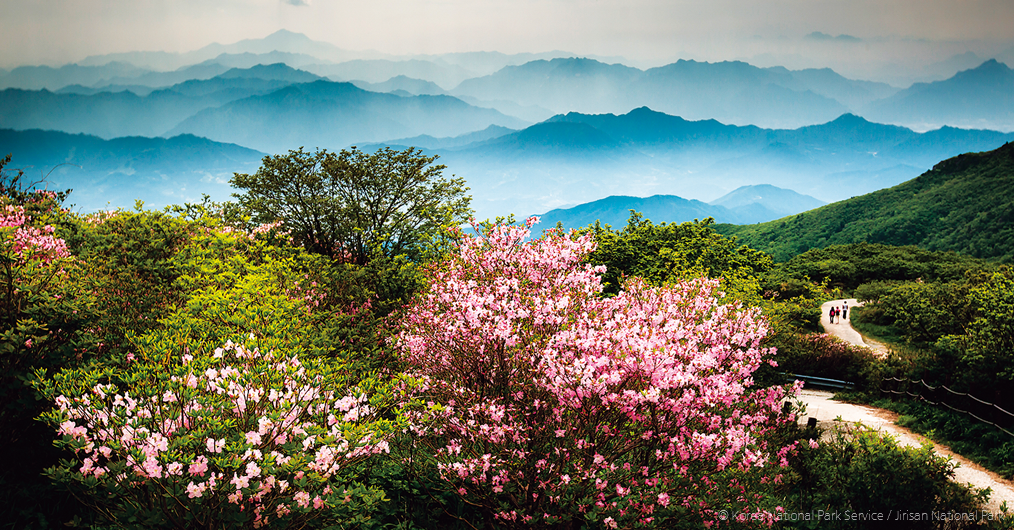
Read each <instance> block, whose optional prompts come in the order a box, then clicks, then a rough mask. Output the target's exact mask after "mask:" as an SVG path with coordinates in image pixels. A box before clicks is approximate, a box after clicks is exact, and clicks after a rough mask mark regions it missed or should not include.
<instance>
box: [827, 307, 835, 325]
mask: <svg viewBox="0 0 1014 530" xmlns="http://www.w3.org/2000/svg"><path fill="white" fill-rule="evenodd" d="M827 319H828V320H830V321H831V323H832V324H834V306H831V309H830V310H829V311H828V312H827Z"/></svg>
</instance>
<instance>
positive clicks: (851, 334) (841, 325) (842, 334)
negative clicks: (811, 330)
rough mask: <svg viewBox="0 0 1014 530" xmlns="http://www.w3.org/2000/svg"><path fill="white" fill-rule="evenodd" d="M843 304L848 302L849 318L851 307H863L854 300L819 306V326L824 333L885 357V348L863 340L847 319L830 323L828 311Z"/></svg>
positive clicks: (830, 302) (875, 342) (872, 341)
mask: <svg viewBox="0 0 1014 530" xmlns="http://www.w3.org/2000/svg"><path fill="white" fill-rule="evenodd" d="M845 302H848V305H849V316H851V313H852V308H853V307H862V305H863V304H862V303H861V302H859V301H858V300H856V299H855V298H839V299H838V300H829V301H827V302H824V304H823V305H821V306H820V325H821V326H822V327H823V328H824V331H826V332H827V333H828V334H830V335H833V336H835V337H838V338H839V339H841V340H843V341H845V342H848V343H851V344H855V345H856V346H863V347H864V348H869V349H871V350H873V353H875V354H877V356H878V357H880V358H881V359H883V358H884V357H887V346H884V345H883V344H881V343H879V342H877V341H874V340H864V339H863V336H862V335H860V334H859V332H858V331H856V330H855V328H853V327H852V324H851V323H850V321H849V319H848V318H841V319H840V321H839V320H837V319H836V320H835V322H834V323H833V324H832V323H831V319H830V316H829V315H828V312H829V310H830V309H831V308H832V307H842V306H843V305H844V303H845Z"/></svg>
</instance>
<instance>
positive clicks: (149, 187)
mask: <svg viewBox="0 0 1014 530" xmlns="http://www.w3.org/2000/svg"><path fill="white" fill-rule="evenodd" d="M0 150H2V151H4V153H11V154H13V158H12V160H11V163H10V165H9V167H8V169H14V168H20V169H22V170H23V171H24V172H25V178H26V179H28V180H30V181H35V180H41V179H42V178H43V177H45V181H46V185H47V186H48V188H49V189H52V190H62V189H68V188H72V189H73V190H74V191H73V192H72V193H71V195H70V199H69V202H70V203H71V204H73V205H74V207H75V209H80V210H81V211H85V212H89V211H96V210H100V209H106V208H117V207H124V208H129V207H132V206H133V205H134V202H135V201H136V200H138V199H141V200H143V201H145V204H146V205H147V206H148V207H152V208H161V207H163V206H167V205H170V204H182V203H183V202H188V201H199V200H200V199H201V196H202V195H203V194H208V195H210V196H212V197H213V198H214V199H216V200H225V199H227V198H229V195H230V193H231V192H232V191H233V190H232V189H231V188H230V187H229V185H228V181H229V178H230V177H232V174H233V173H234V172H243V173H249V172H252V171H256V170H257V168H258V167H259V166H260V161H261V159H262V158H263V157H264V153H260V152H258V151H254V150H252V149H247V148H245V147H240V146H238V145H233V144H223V143H218V142H212V141H210V140H207V139H205V138H198V137H195V136H191V135H181V136H174V137H172V138H143V137H124V138H114V139H112V140H104V139H102V138H99V137H97V136H90V135H84V134H67V133H63V132H56V131H40V130H29V131H14V130H11V129H0Z"/></svg>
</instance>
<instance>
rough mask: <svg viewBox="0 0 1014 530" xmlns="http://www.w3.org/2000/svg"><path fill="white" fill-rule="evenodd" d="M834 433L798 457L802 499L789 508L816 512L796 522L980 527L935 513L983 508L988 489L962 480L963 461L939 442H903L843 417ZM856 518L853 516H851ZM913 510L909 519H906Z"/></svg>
mask: <svg viewBox="0 0 1014 530" xmlns="http://www.w3.org/2000/svg"><path fill="white" fill-rule="evenodd" d="M829 434H830V435H829V436H825V437H824V441H822V442H821V443H820V445H819V447H817V448H813V449H809V450H806V451H805V452H804V453H802V454H801V455H800V458H799V460H798V468H797V469H798V471H799V477H798V479H799V482H798V483H797V487H798V488H799V489H798V490H797V491H798V497H796V498H795V499H794V500H795V501H796V502H797V504H796V505H795V506H790V507H787V508H786V511H788V512H792V511H793V510H795V512H796V513H800V514H810V517H809V520H805V519H806V517H805V516H804V517H800V519H803V520H801V521H799V522H798V523H795V524H794V525H795V526H799V527H803V528H848V529H856V528H892V529H893V528H940V527H947V528H953V527H963V526H969V527H970V526H974V524H972V523H969V524H962V523H961V522H960V521H933V520H932V514H934V513H937V514H941V513H959V514H965V513H972V512H976V511H977V510H979V506H980V505H981V504H982V503H983V502H985V500H986V496H987V492H986V491H985V490H980V489H974V488H973V489H969V488H968V487H966V486H962V485H960V484H958V483H956V482H954V481H953V480H952V479H953V477H954V468H955V467H956V466H955V463H954V462H953V461H951V460H950V459H947V458H944V457H941V456H938V455H936V454H935V453H934V452H933V448H932V446H931V445H929V444H924V445H923V446H921V447H906V446H901V445H899V444H898V442H897V441H896V440H895V439H894V438H893V437H891V436H888V435H885V434H883V433H881V432H878V431H875V430H873V429H871V428H870V427H866V426H864V425H862V424H858V425H850V424H840V425H838V426H836V427H835V428H834V429H833V430H832V431H831V432H830V433H829ZM899 512H900V513H899ZM827 514H837V515H838V516H840V517H841V520H837V519H835V517H834V516H833V515H832V516H831V517H830V518H828V517H824V516H825V515H827ZM860 514H882V515H883V517H884V518H885V519H890V520H886V521H883V522H880V521H858V520H856V519H858V516H859V515H860ZM899 515H901V519H902V520H899ZM850 517H851V518H852V520H848V519H849V518H850ZM906 517H907V519H908V520H904V519H905V518H906ZM911 519H919V520H911ZM926 519H928V520H926ZM955 523H956V524H955Z"/></svg>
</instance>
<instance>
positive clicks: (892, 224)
mask: <svg viewBox="0 0 1014 530" xmlns="http://www.w3.org/2000/svg"><path fill="white" fill-rule="evenodd" d="M716 229H717V230H719V231H720V232H722V233H723V234H727V235H736V236H738V237H739V238H740V239H741V240H742V241H744V242H746V244H748V245H750V246H752V247H754V248H757V249H760V250H763V251H765V252H768V253H770V254H771V255H772V256H774V258H775V259H776V260H779V261H784V260H787V259H789V258H791V257H793V256H795V255H798V254H802V253H803V252H806V251H807V250H810V249H812V248H823V247H827V246H830V245H840V244H850V243H860V242H868V243H883V244H888V245H916V246H918V247H920V248H924V249H927V250H937V251H947V250H950V251H954V252H958V253H960V254H964V255H968V256H973V257H977V258H984V259H990V260H996V261H1001V262H1008V263H1009V262H1011V261H1014V144H1011V143H1008V144H1004V146H1003V147H1000V148H999V149H996V150H994V151H990V152H987V153H969V154H963V155H960V156H957V157H955V158H951V159H948V160H945V161H943V162H940V163H939V164H937V165H936V166H935V167H934V168H933V169H932V170H930V171H928V172H926V173H924V174H922V175H921V176H919V177H917V178H915V179H913V180H910V181H908V182H905V183H903V184H900V185H898V186H895V187H893V188H888V189H885V190H880V191H877V192H874V193H870V194H867V195H863V196H861V197H855V198H852V199H849V200H846V201H841V202H837V203H834V204H829V205H827V206H822V207H820V208H817V209H815V210H811V211H809V212H805V213H801V214H798V215H793V216H790V217H786V218H784V219H779V220H776V221H770V222H767V223H760V224H756V225H746V226H733V225H720V226H717V227H716Z"/></svg>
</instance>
